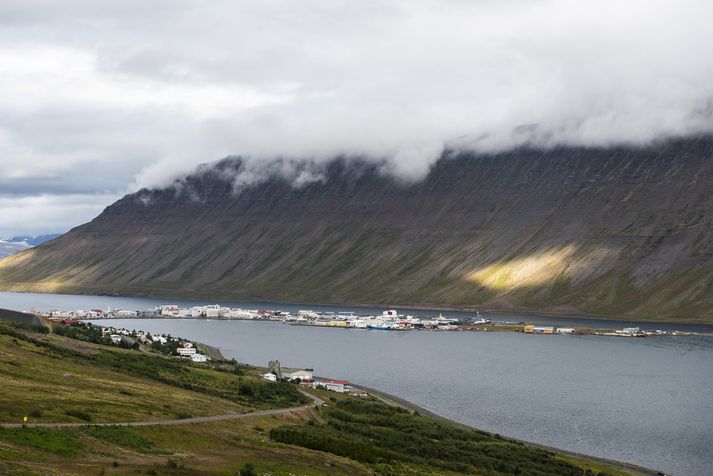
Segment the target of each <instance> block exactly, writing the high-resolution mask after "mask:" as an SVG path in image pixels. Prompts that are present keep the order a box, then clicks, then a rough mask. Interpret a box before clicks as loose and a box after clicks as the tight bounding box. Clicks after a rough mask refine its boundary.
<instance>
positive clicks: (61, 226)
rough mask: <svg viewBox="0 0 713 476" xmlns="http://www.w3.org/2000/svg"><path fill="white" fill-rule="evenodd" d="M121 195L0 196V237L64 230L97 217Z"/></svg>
mask: <svg viewBox="0 0 713 476" xmlns="http://www.w3.org/2000/svg"><path fill="white" fill-rule="evenodd" d="M119 198H120V196H118V195H112V194H105V195H80V194H62V195H49V194H41V195H34V196H28V197H2V196H0V210H2V220H0V239H2V238H6V239H7V238H12V237H13V236H18V235H31V236H34V235H40V234H42V233H45V232H47V230H50V231H53V232H65V231H68V229H69V228H70V227H71V226H74V225H77V224H79V223H83V222H87V221H89V220H91V219H92V218H94V217H95V216H97V214H99V213H100V212H101V211H102V209H103V208H104V207H105V206H106V204H107V203H112V202H113V201H116V200H118V199H119Z"/></svg>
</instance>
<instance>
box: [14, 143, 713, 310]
mask: <svg viewBox="0 0 713 476" xmlns="http://www.w3.org/2000/svg"><path fill="white" fill-rule="evenodd" d="M239 167H240V163H239V162H238V161H233V160H226V161H222V162H220V163H219V164H217V165H216V166H215V167H214V168H212V169H206V170H203V171H202V172H200V173H197V174H196V175H194V176H192V177H189V178H188V179H186V181H185V183H184V185H183V186H182V187H180V189H178V190H177V189H174V188H170V189H165V190H153V191H146V190H144V191H140V192H138V193H136V194H132V195H128V196H126V197H124V198H123V199H121V200H119V201H118V202H116V203H115V204H114V205H112V206H110V207H108V208H107V209H106V210H105V211H104V212H103V213H102V214H101V215H100V216H99V217H97V218H96V219H94V220H93V221H92V222H90V223H87V224H85V225H82V226H80V227H77V228H75V229H73V230H72V231H70V232H69V233H67V234H66V235H64V236H62V237H60V238H58V239H55V240H53V241H51V242H49V243H46V244H44V245H42V246H39V247H37V248H34V249H31V250H28V251H26V252H23V253H20V254H18V255H15V256H11V257H9V258H6V259H4V260H2V261H0V288H3V289H14V290H38V291H52V292H59V291H63V292H86V293H117V294H156V295H166V296H192V297H197V296H201V297H207V298H218V297H220V298H235V299H269V300H286V301H299V302H332V303H354V304H357V303H372V304H377V303H378V304H403V305H435V306H447V307H477V308H480V309H503V310H504V309H523V310H531V311H542V312H562V313H583V314H597V315H611V316H621V315H630V316H636V317H639V318H648V319H657V318H658V319H664V318H666V319H682V320H686V321H713V307H712V306H711V304H713V292H712V291H713V257H712V255H713V140H710V139H689V140H680V141H671V142H667V143H663V144H658V145H656V146H651V147H648V148H643V149H634V148H614V149H585V148H558V149H551V150H546V151H540V150H532V149H519V150H514V151H511V152H508V153H503V154H497V155H477V156H465V155H461V156H457V157H450V158H444V159H441V160H440V161H439V162H438V163H437V164H436V166H435V167H434V168H433V169H432V170H431V173H430V174H429V175H428V177H427V178H426V179H425V180H424V181H422V182H419V183H416V184H399V183H394V182H392V181H391V179H389V178H388V177H385V176H383V175H381V174H380V173H379V171H378V170H377V168H376V167H374V166H371V165H367V164H363V163H346V162H344V161H335V162H333V163H332V164H330V165H329V167H328V168H327V169H326V176H327V178H326V180H325V181H323V182H315V183H311V184H308V185H306V186H303V187H301V188H294V187H292V186H291V185H290V184H289V183H287V182H285V181H284V180H281V179H277V178H275V179H272V180H269V181H267V182H263V183H261V184H259V185H256V186H253V187H248V188H243V189H242V191H240V192H237V193H236V192H235V191H234V189H233V187H232V182H231V179H230V178H229V177H231V175H230V174H228V173H226V171H228V170H230V169H233V168H239Z"/></svg>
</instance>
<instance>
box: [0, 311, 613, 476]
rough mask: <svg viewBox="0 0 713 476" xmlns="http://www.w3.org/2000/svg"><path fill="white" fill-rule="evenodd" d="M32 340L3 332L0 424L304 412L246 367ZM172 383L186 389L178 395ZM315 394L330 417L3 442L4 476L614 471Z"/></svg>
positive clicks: (74, 431) (46, 432) (27, 433)
mask: <svg viewBox="0 0 713 476" xmlns="http://www.w3.org/2000/svg"><path fill="white" fill-rule="evenodd" d="M25 332H26V331H23V330H21V329H19V328H16V327H12V326H10V327H7V326H5V325H4V324H1V323H0V421H8V422H18V423H19V422H20V421H21V418H22V416H23V415H30V422H31V423H35V422H59V421H73V422H78V423H82V422H84V421H86V420H89V419H91V421H92V422H99V421H108V422H118V421H136V420H143V419H174V418H176V416H181V415H185V416H188V415H191V416H204V415H216V414H222V413H228V412H237V411H239V409H241V408H243V406H242V405H239V404H237V403H236V401H247V402H251V405H252V406H253V408H254V407H255V406H257V405H267V406H270V405H272V406H275V405H278V404H284V406H293V405H294V402H293V401H292V400H291V395H292V392H293V391H296V390H295V387H294V386H293V385H289V384H285V385H286V387H282V386H280V385H276V384H264V383H263V382H262V381H261V380H260V379H259V377H257V371H256V370H254V369H246V368H244V367H241V368H240V370H241V373H242V375H235V373H234V372H230V371H218V370H216V369H211V368H206V367H199V366H194V365H192V364H190V363H189V362H185V361H180V360H172V359H167V358H164V357H160V356H151V355H144V354H140V353H139V352H138V351H133V350H126V349H118V348H115V347H105V346H101V345H97V344H91V343H86V342H80V341H76V340H72V339H68V338H66V337H62V336H55V335H51V334H50V335H39V336H38V335H37V334H31V335H25ZM77 346H79V347H77ZM80 348H81V349H84V350H83V351H79V350H77V349H80ZM155 359H158V360H155ZM152 363H155V364H156V365H154V366H153V368H149V367H150V364H152ZM220 365H222V366H223V367H224V368H225V369H230V368H232V367H231V365H233V364H232V363H230V362H227V363H226V362H224V363H221V364H220ZM170 378H173V379H175V380H176V383H175V384H174V385H169V384H167V383H166V381H168V379H170ZM186 384H190V387H191V388H190V389H188V388H184V386H185V385H186ZM286 388H289V389H290V390H284V389H286ZM196 389H200V391H199V390H196ZM221 392H227V393H226V394H225V396H224V397H223V396H220V395H221ZM230 392H232V393H230ZM213 393H215V395H213ZM315 393H316V394H317V395H319V396H320V397H321V398H323V399H325V400H326V401H327V407H326V408H324V409H322V410H319V411H317V410H305V411H300V412H291V413H287V414H283V415H264V416H249V417H247V418H245V419H236V420H228V421H219V422H210V423H190V424H185V425H178V426H141V427H120V426H96V425H90V424H88V425H84V426H81V427H77V428H60V429H40V428H26V429H22V428H18V429H0V474H68V473H70V474H93V475H96V474H102V473H107V474H146V473H152V474H153V473H155V474H231V475H232V474H237V473H238V472H239V471H240V470H241V469H242V468H244V467H245V465H246V464H252V465H253V466H254V468H255V470H256V472H257V473H258V474H271V475H274V476H283V475H284V476H287V475H292V474H300V475H315V476H316V475H322V474H328V475H352V474H355V475H360V474H364V475H366V474H374V473H377V474H384V475H391V474H394V475H396V474H455V473H457V472H471V473H473V472H474V473H478V474H491V475H497V474H506V473H517V472H518V471H520V472H521V473H522V474H532V475H538V474H562V475H569V474H572V475H574V474H578V475H581V474H590V473H584V472H583V471H584V470H585V469H590V470H592V471H594V470H595V469H596V470H597V471H604V470H605V469H606V465H595V464H593V463H592V462H586V461H580V460H576V459H572V458H565V457H562V456H559V455H556V454H554V453H551V452H548V451H543V450H539V449H535V448H532V447H529V446H525V445H521V444H519V443H515V442H511V441H507V440H503V439H500V438H497V437H495V436H493V435H490V434H488V433H484V432H477V431H470V430H464V429H461V428H459V427H456V426H454V425H451V424H449V423H446V422H441V421H436V420H431V419H428V418H425V417H421V416H418V415H415V414H411V413H410V412H408V411H406V410H403V409H401V408H399V407H396V406H390V405H387V404H384V403H381V402H379V401H374V400H361V399H356V398H353V397H349V396H345V395H340V394H334V393H332V392H326V391H316V392H315ZM611 473H612V474H616V475H618V474H625V473H622V472H617V471H612V472H611Z"/></svg>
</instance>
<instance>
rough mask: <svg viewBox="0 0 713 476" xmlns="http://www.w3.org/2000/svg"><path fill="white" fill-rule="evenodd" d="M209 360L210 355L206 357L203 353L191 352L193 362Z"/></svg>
mask: <svg viewBox="0 0 713 476" xmlns="http://www.w3.org/2000/svg"><path fill="white" fill-rule="evenodd" d="M207 360H208V357H206V356H205V355H203V354H197V353H196V354H191V361H193V362H205V361H207Z"/></svg>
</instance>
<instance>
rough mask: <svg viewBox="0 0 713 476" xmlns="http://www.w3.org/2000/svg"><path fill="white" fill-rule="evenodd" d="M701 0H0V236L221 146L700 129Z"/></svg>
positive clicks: (418, 159) (473, 140) (68, 217)
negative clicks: (595, 0) (578, 0)
mask: <svg viewBox="0 0 713 476" xmlns="http://www.w3.org/2000/svg"><path fill="white" fill-rule="evenodd" d="M711 18H713V3H712V2H710V1H694V0H670V1H660V0H647V1H643V0H629V1H626V2H621V1H612V0H600V1H597V2H572V1H565V0H509V1H508V0H502V1H499V0H480V1H466V0H440V1H432V0H329V1H327V0H322V1H312V0H283V1H276V0H260V1H254V0H253V1H240V0H231V1H227V0H212V1H210V2H205V1H199V0H192V1H189V0H102V1H101V2H97V1H95V0H63V1H53V0H32V1H27V0H2V1H1V2H0V238H7V237H10V236H12V235H19V234H39V233H49V232H64V231H66V230H68V229H69V228H71V227H73V226H76V225H79V224H81V223H84V222H86V221H89V220H91V219H92V218H93V217H94V216H96V215H97V214H98V213H100V212H101V210H102V209H103V208H104V207H105V206H107V205H109V204H111V203H112V202H114V201H115V200H116V199H118V198H120V197H121V196H123V195H124V194H126V193H130V192H133V191H136V190H138V189H139V188H141V187H154V186H163V185H166V184H168V183H170V182H171V181H172V180H173V179H175V178H176V177H178V176H180V175H182V174H185V173H187V172H190V171H191V170H193V169H194V168H195V167H196V166H197V165H198V164H201V163H206V162H211V161H215V160H218V159H220V158H222V157H225V156H227V155H241V156H244V157H249V158H250V160H251V161H252V163H253V164H257V165H255V167H259V166H260V164H263V163H266V162H269V161H270V160H273V159H274V158H276V157H287V158H296V159H304V160H310V161H315V162H317V163H319V162H321V161H326V160H328V159H329V158H331V157H334V156H335V155H354V156H362V157H366V158H370V159H374V160H379V161H381V162H384V163H386V164H387V165H388V167H387V169H388V171H389V172H390V173H392V174H394V175H396V176H398V177H400V178H402V179H404V180H418V179H420V178H422V177H423V176H424V175H425V174H427V173H428V170H429V168H430V166H431V165H432V164H433V163H434V162H435V161H436V160H437V159H438V157H439V156H440V155H441V153H442V151H443V150H444V149H445V148H449V149H456V150H475V151H480V152H490V151H497V150H502V149H507V148H508V147H513V146H516V145H520V144H522V143H525V142H528V143H535V144H537V145H540V146H550V145H554V144H570V145H599V146H601V145H603V146H606V145H610V144H622V143H626V144H643V143H647V142H650V141H652V140H656V139H662V138H667V137H674V136H681V135H686V134H696V133H708V132H711V129H713V126H712V122H713V55H711V53H710V51H711V47H713V28H711V26H710V19H711Z"/></svg>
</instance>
